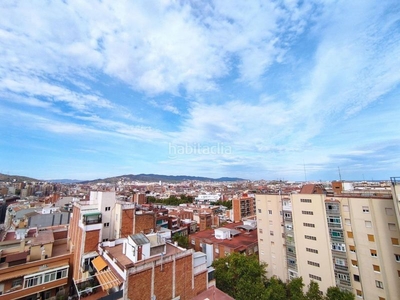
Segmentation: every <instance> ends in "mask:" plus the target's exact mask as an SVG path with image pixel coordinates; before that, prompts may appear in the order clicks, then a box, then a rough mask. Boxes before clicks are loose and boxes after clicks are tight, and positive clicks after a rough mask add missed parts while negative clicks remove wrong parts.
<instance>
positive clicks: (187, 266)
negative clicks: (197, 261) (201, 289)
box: [175, 255, 193, 300]
mask: <svg viewBox="0 0 400 300" xmlns="http://www.w3.org/2000/svg"><path fill="white" fill-rule="evenodd" d="M192 270H193V269H192V256H191V255H190V256H186V257H183V258H181V259H178V260H176V266H175V285H176V287H175V296H180V297H181V299H182V300H184V299H192V298H193V290H192V272H193V271H192Z"/></svg>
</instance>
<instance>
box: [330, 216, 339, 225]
mask: <svg viewBox="0 0 400 300" xmlns="http://www.w3.org/2000/svg"><path fill="white" fill-rule="evenodd" d="M327 219H328V223H331V224H339V225H340V224H341V223H342V221H341V220H340V217H329V218H327Z"/></svg>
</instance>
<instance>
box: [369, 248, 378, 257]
mask: <svg viewBox="0 0 400 300" xmlns="http://www.w3.org/2000/svg"><path fill="white" fill-rule="evenodd" d="M369 251H370V253H371V256H372V257H377V256H378V253H376V250H374V249H370V250H369Z"/></svg>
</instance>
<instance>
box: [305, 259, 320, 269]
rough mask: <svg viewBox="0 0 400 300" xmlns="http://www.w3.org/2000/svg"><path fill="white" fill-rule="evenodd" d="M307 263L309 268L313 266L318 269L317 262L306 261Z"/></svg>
mask: <svg viewBox="0 0 400 300" xmlns="http://www.w3.org/2000/svg"><path fill="white" fill-rule="evenodd" d="M307 263H308V264H309V265H310V266H314V267H318V268H319V263H317V262H314V261H311V260H307Z"/></svg>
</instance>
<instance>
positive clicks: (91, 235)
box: [83, 230, 100, 253]
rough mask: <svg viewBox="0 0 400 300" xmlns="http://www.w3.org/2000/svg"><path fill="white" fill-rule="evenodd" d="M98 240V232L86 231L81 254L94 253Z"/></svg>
mask: <svg viewBox="0 0 400 300" xmlns="http://www.w3.org/2000/svg"><path fill="white" fill-rule="evenodd" d="M99 240H100V230H93V231H86V236H85V239H84V241H83V242H84V243H85V247H84V250H83V252H84V253H86V252H90V251H96V250H97V245H98V244H99Z"/></svg>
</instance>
